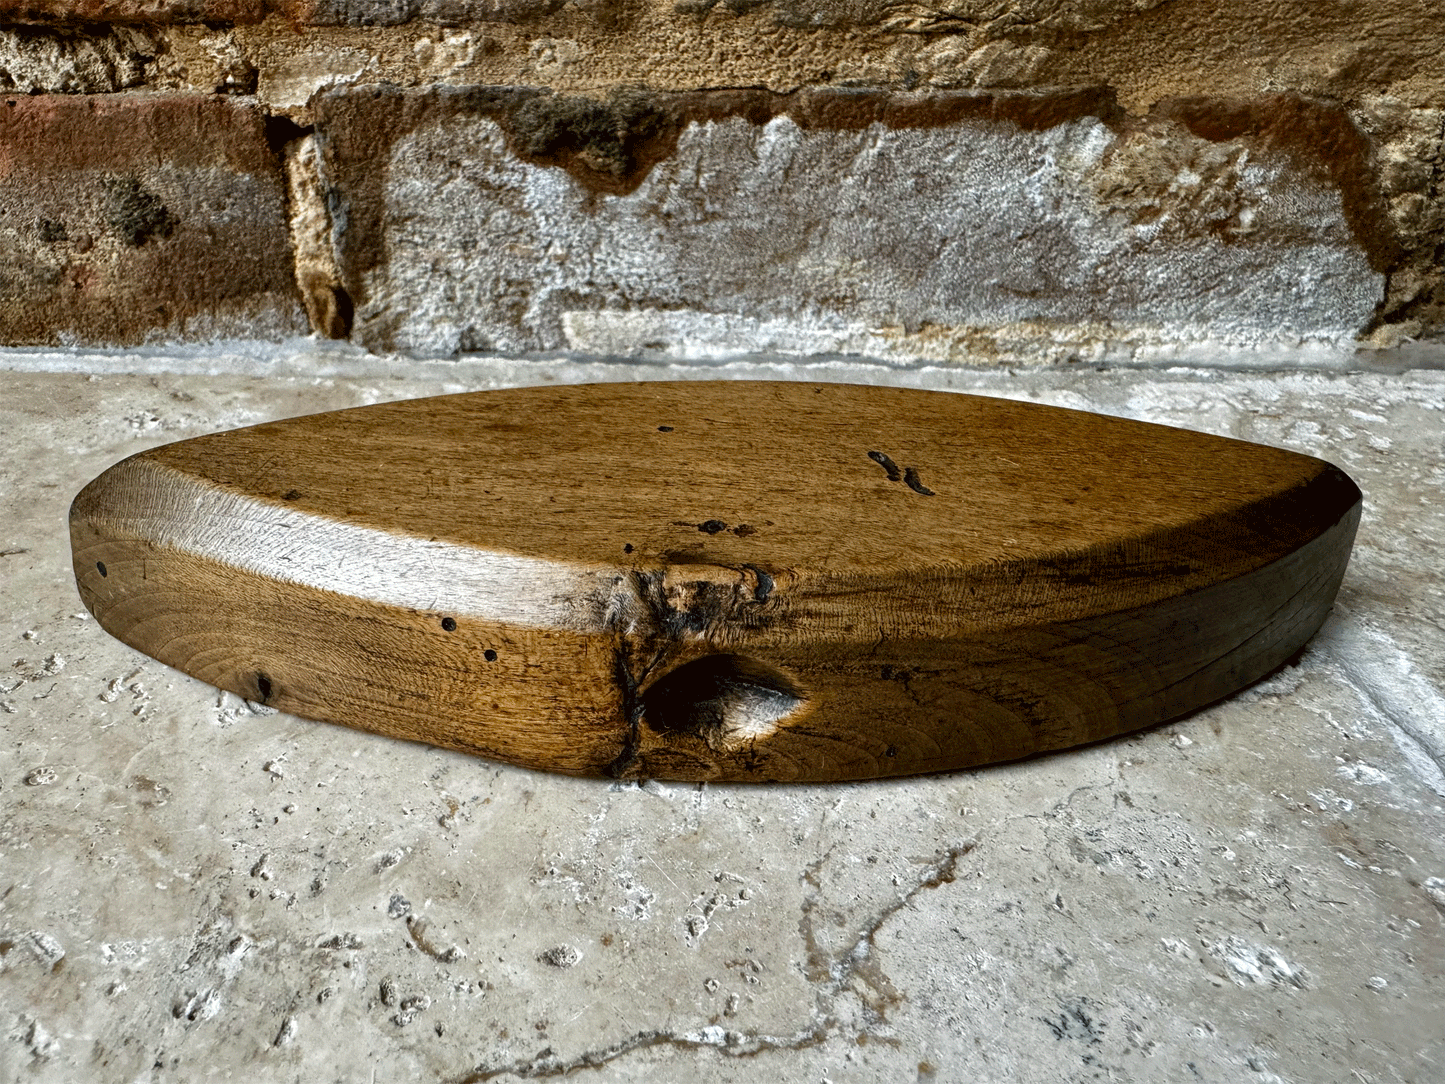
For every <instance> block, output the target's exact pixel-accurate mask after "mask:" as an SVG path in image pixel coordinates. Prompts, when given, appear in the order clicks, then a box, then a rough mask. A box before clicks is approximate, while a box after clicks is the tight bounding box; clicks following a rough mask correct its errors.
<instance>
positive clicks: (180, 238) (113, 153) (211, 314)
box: [0, 94, 305, 344]
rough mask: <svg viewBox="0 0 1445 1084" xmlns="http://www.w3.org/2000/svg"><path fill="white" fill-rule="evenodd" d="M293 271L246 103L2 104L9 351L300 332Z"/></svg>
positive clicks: (272, 183) (0, 290)
mask: <svg viewBox="0 0 1445 1084" xmlns="http://www.w3.org/2000/svg"><path fill="white" fill-rule="evenodd" d="M290 264H291V251H290V245H289V239H288V237H287V229H286V218H285V214H284V195H283V188H282V181H281V171H280V168H279V165H278V163H277V162H276V160H275V158H274V156H273V155H272V153H271V151H270V148H269V147H268V146H267V143H266V140H265V132H264V127H263V119H262V117H261V115H260V114H259V112H258V111H257V110H256V109H255V107H254V106H253V105H248V104H246V103H244V102H237V101H235V100H233V99H228V98H224V97H209V96H203V95H193V94H155V95H137V96H134V97H132V96H128V95H104V96H93V97H92V96H80V95H38V96H34V97H18V96H12V97H10V98H5V99H0V327H3V329H4V330H3V337H4V340H5V341H6V342H9V343H37V344H39V343H67V344H73V343H97V344H134V343H139V342H144V341H148V340H154V339H161V340H165V339H185V338H193V339H194V338H211V337H215V336H218V335H224V334H226V333H228V332H230V333H237V332H241V331H244V332H245V333H246V334H248V335H254V336H266V335H272V336H277V337H281V336H285V335H287V334H295V333H297V332H300V331H302V330H304V328H305V320H304V316H303V315H302V312H301V306H300V304H299V300H298V297H297V294H296V287H295V283H294V280H293V278H292V273H291V266H290Z"/></svg>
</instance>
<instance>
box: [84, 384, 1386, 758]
mask: <svg viewBox="0 0 1445 1084" xmlns="http://www.w3.org/2000/svg"><path fill="white" fill-rule="evenodd" d="M1359 512H1360V493H1359V490H1358V489H1357V488H1356V487H1355V485H1354V483H1353V482H1351V481H1350V480H1349V478H1348V477H1346V476H1345V475H1344V474H1343V473H1342V472H1341V471H1339V470H1338V469H1337V468H1335V467H1333V466H1331V465H1329V464H1328V463H1324V462H1322V461H1320V460H1317V459H1313V458H1310V457H1308V456H1303V455H1298V454H1296V453H1292V452H1286V451H1281V450H1278V449H1273V448H1266V447H1262V446H1259V445H1254V444H1247V443H1244V442H1241V441H1234V440H1227V439H1224V438H1220V437H1212V436H1207V435H1203V434H1199V433H1193V432H1188V431H1185V430H1179V429H1170V428H1166V427H1163V426H1156V425H1149V424H1145V423H1140V422H1133V421H1124V420H1120V419H1115V418H1108V417H1103V416H1099V415H1092V414H1085V413H1081V412H1077V411H1069V410H1061V409H1058V408H1053V407H1044V406H1039V405H1034V404H1027V403H1018V402H1012V401H1008V400H1002V399H991V398H983V397H977V396H966V395H954V394H946V393H939V392H917V391H907V390H901V389H886V388H868V387H856V386H849V385H834V384H824V385H814V384H792V383H768V382H759V383H736V382H686V383H675V384H667V383H647V384H608V385H589V386H580V387H561V388H525V389H516V390H511V391H501V392H480V393H474V394H468V395H455V396H443V397H440V398H434V399H423V400H413V401H409V402H401V403H388V404H383V405H378V406H371V407H363V408H358V409H354V410H344V411H336V412H333V413H329V414H319V415H313V416H310V417H305V418H296V419H290V420H287V421H280V422H272V423H269V424H266V425H258V426H253V427H250V428H247V429H240V430H235V431H232V432H227V433H219V434H215V435H212V436H206V437H200V438H196V439H193V440H187V441H182V442H179V443H176V444H171V445H167V446H165V447H162V448H157V449H154V450H152V451H148V452H144V453H141V454H140V455H137V456H133V457H131V458H130V459H127V460H125V461H124V462H122V463H120V464H117V465H116V466H115V467H112V468H111V469H110V470H108V471H106V472H105V473H104V474H103V475H101V476H100V477H99V478H97V479H96V480H95V481H94V482H92V483H91V484H90V485H89V486H87V487H86V488H85V489H84V490H83V491H82V492H81V493H80V495H79V496H78V497H77V498H76V500H75V503H74V506H73V507H72V511H71V533H72V546H73V551H74V560H75V572H76V580H77V583H78V585H79V588H80V593H81V596H82V598H83V599H84V601H85V604H86V605H87V606H88V607H89V608H90V610H91V611H92V613H94V614H95V616H96V618H97V619H98V620H99V621H100V623H101V624H102V625H103V626H104V627H105V628H106V629H107V630H109V631H110V632H111V633H112V634H114V635H115V636H117V637H119V638H120V639H122V640H124V641H125V642H127V643H129V644H131V645H133V646H135V647H137V648H139V649H140V650H142V651H145V652H147V653H148V654H151V655H154V656H155V657H156V658H158V659H160V660H161V661H163V662H166V663H168V664H170V665H172V666H175V667H177V668H178V669H181V670H184V671H186V672H187V673H190V674H194V675H195V676H197V677H199V678H202V679H203V680H205V681H208V682H211V683H213V684H215V685H219V686H221V687H222V688H225V689H229V690H230V691H232V692H235V693H237V694H239V695H241V696H244V697H246V698H248V699H250V700H253V701H260V702H263V703H266V704H271V705H274V706H276V707H279V708H282V709H283V710H286V711H289V712H294V713H296V714H299V715H304V716H308V717H311V718H317V719H327V720H331V721H334V722H339V723H345V724H348V725H351V726H357V727H362V728H364V729H367V730H373V731H377V732H380V733H384V734H390V735H394V736H397V737H403V738H410V739H414V740H418V741H426V742H431V743H433V744H436V745H443V746H448V747H452V748H456V749H463V750H466V751H469V752H473V753H479V754H481V755H483V756H487V757H492V758H496V759H499V760H507V761H511V762H514V763H517V764H523V765H527V766H530V767H536V768H545V769H551V770H555V771H563V772H569V773H575V774H584V775H611V776H615V777H638V776H652V777H660V778H672V779H718V780H838V779H859V778H869V777H876V776H888V775H902V774H909V773H916V772H926V771H937V770H940V769H947V768H958V767H965V766H970V765H977V764H984V763H988V762H991V761H1000V760H1010V759H1015V758H1018V757H1023V756H1028V755H1030V754H1033V753H1038V752H1041V751H1044V750H1049V749H1059V748H1064V747H1067V746H1071V745H1077V744H1080V743H1083V742H1089V741H1094V740H1097V739H1100V738H1106V737H1109V736H1112V735H1116V734H1120V733H1124V732H1127V731H1131V730H1135V729H1138V728H1140V727H1144V726H1148V725H1151V724H1153V723H1157V722H1160V721H1162V720H1165V719H1170V718H1174V717H1177V716H1179V715H1182V714H1184V713H1186V712H1189V711H1192V710H1194V709H1195V708H1198V707H1200V706H1202V705H1204V704H1207V703H1209V702H1211V701H1213V700H1216V699H1219V698H1220V697H1223V696H1226V695H1228V694H1229V693H1231V692H1233V691H1235V690H1237V689H1238V688H1240V687H1241V686H1243V685H1246V684H1248V683H1249V682H1251V681H1254V680H1256V679H1257V678H1259V677H1261V676H1263V675H1264V674H1266V673H1268V672H1269V671H1270V670H1272V669H1274V668H1275V667H1277V666H1279V665H1280V664H1281V663H1283V662H1284V661H1285V660H1287V659H1288V658H1289V657H1290V656H1291V655H1292V654H1294V653H1295V652H1297V651H1298V650H1299V648H1300V647H1301V646H1302V645H1303V644H1304V642H1305V641H1306V640H1307V639H1308V638H1309V637H1310V636H1311V635H1312V634H1313V633H1314V631H1315V630H1316V629H1317V628H1318V627H1319V625H1320V623H1321V622H1322V621H1323V620H1324V617H1325V614H1326V613H1327V612H1328V610H1329V607H1330V605H1331V603H1332V601H1333V599H1334V596H1335V592H1336V590H1337V589H1338V586H1339V582H1340V579H1341V577H1342V576H1343V574H1344V569H1345V564H1346V562H1347V561H1348V558H1349V552H1350V547H1351V544H1352V542H1353V539H1354V533H1355V528H1356V525H1357V523H1358V520H1359Z"/></svg>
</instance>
